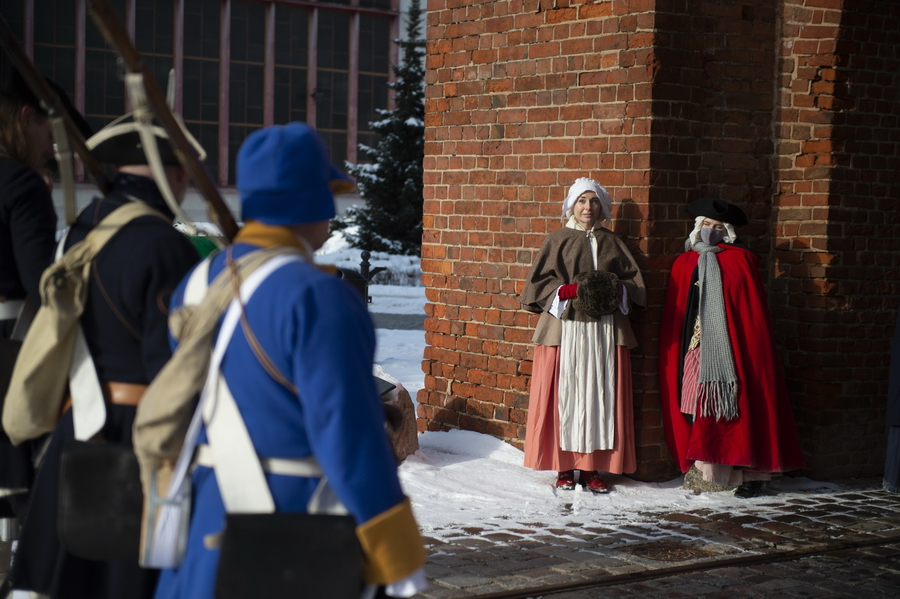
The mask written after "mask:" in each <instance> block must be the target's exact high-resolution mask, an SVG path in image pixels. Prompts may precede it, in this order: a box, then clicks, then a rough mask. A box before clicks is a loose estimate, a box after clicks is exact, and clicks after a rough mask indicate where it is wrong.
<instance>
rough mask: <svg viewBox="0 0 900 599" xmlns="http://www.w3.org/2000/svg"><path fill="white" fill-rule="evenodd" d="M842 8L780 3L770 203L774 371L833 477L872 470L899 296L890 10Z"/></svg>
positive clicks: (899, 189)
mask: <svg viewBox="0 0 900 599" xmlns="http://www.w3.org/2000/svg"><path fill="white" fill-rule="evenodd" d="M844 4H845V3H842V2H836V1H830V2H829V1H824V0H819V1H817V2H809V1H807V2H800V1H790V2H785V7H784V10H783V22H782V37H783V39H782V43H781V48H780V52H779V61H778V64H777V70H776V74H777V76H778V83H779V85H778V94H779V101H778V108H777V111H776V132H777V136H778V145H777V151H776V156H775V160H776V163H775V168H774V173H775V179H776V180H775V187H774V189H773V197H772V203H773V206H774V209H775V218H774V219H773V223H772V224H773V231H774V236H775V239H774V252H773V257H774V261H773V262H774V271H773V273H772V275H773V276H772V280H771V285H772V295H773V298H777V302H778V304H779V305H780V307H782V308H783V309H780V310H777V311H776V312H775V315H774V316H775V323H776V331H777V332H778V342H779V345H780V346H781V347H782V352H783V357H784V360H785V364H786V370H785V374H786V376H787V379H788V384H789V387H790V391H791V397H792V400H793V402H794V406H795V414H796V415H797V420H798V426H799V428H800V433H801V436H802V438H803V440H804V445H805V447H806V448H807V460H808V462H809V466H810V468H811V469H812V470H813V471H814V472H822V473H827V474H828V475H830V476H837V477H841V476H856V475H860V474H863V475H877V474H879V473H880V472H881V469H882V463H883V462H882V460H883V457H884V448H885V445H884V404H885V401H884V398H885V397H886V395H887V382H886V370H887V366H888V361H889V354H890V345H891V339H892V336H893V330H894V322H895V312H894V311H895V310H896V309H897V304H898V298H897V295H898V292H900V288H898V284H897V279H898V275H900V251H898V250H900V228H898V224H900V218H898V215H897V214H898V213H897V210H898V208H900V205H898V198H900V178H898V172H900V4H898V3H895V2H872V3H853V6H854V8H853V9H852V10H846V9H845V10H842V6H843V5H844ZM846 5H847V6H850V3H846Z"/></svg>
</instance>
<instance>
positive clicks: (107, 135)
mask: <svg viewBox="0 0 900 599" xmlns="http://www.w3.org/2000/svg"><path fill="white" fill-rule="evenodd" d="M182 131H184V134H185V137H187V139H188V141H189V142H190V143H191V144H192V145H193V146H194V149H195V150H196V151H197V154H198V156H199V158H200V160H203V159H204V158H206V152H205V151H204V150H203V148H202V147H201V146H200V144H199V143H197V141H196V140H195V139H194V138H193V137H192V136H191V134H190V133H188V131H187V129H185V128H184V126H183V125H182ZM153 134H154V137H155V138H156V146H157V149H158V150H159V157H160V160H161V161H162V164H163V165H164V166H179V165H180V164H181V162H180V161H179V160H178V157H177V156H176V155H175V150H174V149H173V148H172V144H171V143H170V142H169V135H168V133H166V130H165V129H163V128H162V127H161V126H160V125H159V124H158V123H157V122H156V121H154V122H153ZM87 146H88V149H90V150H91V151H92V153H93V154H94V156H95V157H96V158H97V160H99V161H100V162H103V163H106V164H117V165H126V164H147V155H146V154H145V153H144V145H143V143H142V142H141V135H140V133H138V124H137V123H136V122H135V120H134V114H133V113H128V114H126V115H125V116H121V117H119V118H117V119H116V120H114V121H113V122H112V123H110V124H109V125H107V126H106V127H104V128H103V129H101V130H100V131H98V132H97V134H96V135H94V136H93V137H92V138H90V139H89V140H88V142H87Z"/></svg>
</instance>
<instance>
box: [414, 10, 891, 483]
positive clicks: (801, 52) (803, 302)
mask: <svg viewBox="0 0 900 599" xmlns="http://www.w3.org/2000/svg"><path fill="white" fill-rule="evenodd" d="M427 38H428V55H427V66H428V73H427V89H426V102H427V104H426V114H427V116H426V157H425V216H424V220H425V236H424V243H423V248H422V267H423V271H424V276H423V281H424V284H425V285H426V287H427V297H428V301H429V304H428V305H427V308H426V309H427V312H428V316H429V318H428V319H427V321H426V331H427V332H426V340H427V344H428V346H427V348H426V350H425V356H424V362H423V369H424V370H425V372H426V379H425V387H426V388H425V389H423V390H422V391H421V392H420V393H419V396H418V401H419V402H420V406H419V417H420V428H421V429H423V430H424V429H427V430H441V429H447V428H463V429H469V430H476V431H481V432H486V433H489V434H492V435H495V436H497V437H500V438H502V439H505V440H507V441H508V442H510V443H513V444H514V445H517V446H521V445H522V443H523V441H524V438H525V420H526V409H527V401H528V385H529V375H530V367H531V362H530V359H531V352H532V349H531V344H530V338H531V333H532V328H533V326H534V324H535V323H536V320H537V318H536V316H533V315H530V314H528V313H526V312H524V311H522V310H520V309H519V302H518V294H519V292H520V291H521V289H522V280H523V278H524V276H525V274H526V273H527V271H528V268H529V266H530V264H531V260H532V257H533V255H534V252H535V250H536V248H537V247H538V246H539V245H540V243H541V241H542V239H543V238H544V236H545V235H546V234H547V233H548V232H549V231H551V230H553V229H555V228H557V227H559V226H560V223H559V220H558V213H559V205H560V202H561V201H562V199H563V197H564V195H565V189H566V188H567V187H568V186H569V185H570V184H571V183H572V181H573V180H574V179H575V178H576V177H579V176H590V177H593V178H595V179H597V180H598V181H600V182H601V183H603V184H604V185H605V186H607V187H608V188H609V190H610V192H611V194H612V196H613V201H614V209H613V217H614V222H613V230H614V231H615V232H616V233H618V234H619V235H621V236H622V237H623V238H624V239H625V240H626V242H627V243H628V245H629V247H630V248H631V249H632V251H633V253H634V254H635V256H636V258H637V259H638V262H639V263H640V264H641V266H642V268H643V269H644V276H645V278H646V280H647V283H648V286H649V304H650V305H649V307H648V309H647V310H644V311H642V312H640V313H637V314H634V315H633V317H632V322H633V324H634V328H635V332H636V334H637V336H638V339H639V342H640V346H639V347H638V348H636V349H635V350H633V352H632V358H633V366H634V386H635V419H636V427H637V445H638V461H639V470H638V473H637V475H636V476H637V478H640V479H644V480H660V479H664V478H668V477H670V476H672V475H673V474H675V469H674V466H673V465H672V463H671V461H670V459H669V457H668V451H667V449H666V446H665V440H664V436H663V430H662V421H661V415H660V411H659V407H658V406H659V402H658V394H657V380H656V349H657V336H658V335H657V333H658V330H659V324H660V323H659V321H660V317H661V313H662V301H663V298H664V289H665V285H666V279H667V273H668V269H669V266H670V265H671V263H672V261H673V260H674V258H675V256H676V255H677V254H678V253H679V252H680V251H681V248H682V244H683V242H684V238H685V237H686V235H687V233H688V231H689V228H688V227H689V219H688V217H687V214H686V212H685V210H684V206H685V205H686V204H687V203H689V202H690V201H692V200H694V199H698V198H700V197H704V196H707V195H720V196H721V197H723V198H725V199H727V200H729V201H732V202H735V203H737V204H739V205H741V206H742V207H743V208H744V209H745V211H746V212H747V214H748V216H749V217H750V224H749V225H747V226H746V227H744V228H743V229H742V231H741V234H742V237H744V238H745V239H747V241H748V242H749V244H750V247H751V249H753V251H755V252H757V253H758V254H760V255H762V257H763V264H764V268H765V271H764V272H763V279H764V281H765V283H766V285H767V287H768V291H769V300H770V307H771V309H772V315H773V320H774V325H775V330H776V336H777V343H778V346H779V353H780V358H781V362H782V364H783V365H784V369H785V375H786V378H787V380H788V387H789V389H790V393H791V399H792V404H793V409H794V413H795V416H796V419H797V423H798V427H799V430H800V434H801V438H802V442H803V447H804V452H805V454H806V457H807V461H808V470H807V472H806V473H807V474H809V475H812V476H814V477H821V478H837V477H846V476H876V475H879V474H880V472H881V469H882V467H883V459H884V447H885V445H884V436H885V435H884V425H883V420H884V406H885V396H886V392H887V365H888V360H889V350H890V341H891V338H892V335H893V330H894V323H895V318H896V309H897V307H898V302H900V287H898V277H900V211H898V208H900V200H898V198H900V175H898V173H900V3H897V2H894V1H892V0H871V1H852V0H692V1H690V2H688V1H686V0H615V1H599V0H598V1H595V2H580V1H579V0H484V1H477V0H429V3H428V27H427Z"/></svg>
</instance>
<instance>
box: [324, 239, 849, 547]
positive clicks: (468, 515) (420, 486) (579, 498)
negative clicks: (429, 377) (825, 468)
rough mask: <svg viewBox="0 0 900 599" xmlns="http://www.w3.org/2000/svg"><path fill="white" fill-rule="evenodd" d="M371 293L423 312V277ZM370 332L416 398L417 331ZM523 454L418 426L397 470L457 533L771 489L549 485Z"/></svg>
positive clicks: (427, 520)
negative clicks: (598, 491) (601, 491)
mask: <svg viewBox="0 0 900 599" xmlns="http://www.w3.org/2000/svg"><path fill="white" fill-rule="evenodd" d="M339 251H340V252H348V250H346V249H343V250H339ZM399 258H401V259H402V260H407V259H408V257H405V256H404V257H399ZM334 259H335V256H332V255H330V254H326V255H322V256H318V257H317V261H318V262H321V263H326V262H327V263H334V262H333V260H334ZM391 259H392V258H391V257H387V258H385V261H386V262H388V263H390V261H391ZM402 260H398V263H400V262H402ZM370 295H371V296H372V304H371V305H370V309H371V310H372V311H373V312H389V313H393V314H424V305H425V301H426V300H425V291H424V289H423V288H421V287H398V286H392V285H373V286H372V287H370ZM377 335H378V353H377V355H376V362H378V363H379V364H380V365H381V366H382V367H384V369H385V370H386V371H387V372H389V373H390V374H391V375H392V376H394V377H396V378H397V379H399V380H400V382H401V383H402V384H403V385H404V387H406V389H407V390H408V391H409V393H410V395H411V396H412V398H413V400H415V398H416V394H417V392H418V391H419V389H422V388H423V387H424V378H425V375H424V373H423V372H422V355H423V352H424V349H425V334H424V332H423V331H400V330H389V329H378V331H377ZM522 463H523V453H522V451H520V450H518V449H516V448H515V447H512V446H511V445H508V444H507V443H504V442H502V441H500V440H498V439H495V438H494V437H491V436H489V435H484V434H479V433H475V432H472V431H459V430H452V431H448V432H426V433H422V434H420V435H419V451H418V452H417V453H416V454H414V455H412V456H410V457H408V458H407V459H406V460H405V461H404V462H403V464H402V465H401V466H400V479H401V482H402V484H403V487H404V489H405V491H406V493H407V495H409V497H410V498H411V500H412V503H413V507H414V509H415V512H416V517H417V520H418V522H419V525H420V526H421V528H422V530H423V532H424V533H425V534H427V535H429V536H432V537H440V536H442V535H443V534H458V530H459V529H461V528H499V529H503V528H504V527H506V528H521V527H522V526H541V527H544V528H565V527H567V526H572V525H573V524H575V525H577V524H588V523H590V524H592V525H597V526H607V527H616V526H624V525H627V524H630V523H637V522H641V523H646V522H647V521H648V519H649V520H650V521H652V520H653V519H654V517H653V515H654V514H660V513H665V512H672V511H683V510H696V509H701V508H709V509H712V510H716V511H728V510H738V509H744V508H747V507H748V506H752V505H754V504H758V503H763V504H764V503H767V502H769V501H771V500H772V499H773V498H772V497H767V496H762V497H758V498H754V499H749V500H744V499H738V498H736V497H734V495H733V494H732V493H730V492H723V493H706V494H703V495H694V494H693V493H692V492H690V491H687V490H685V489H682V488H681V484H682V481H681V477H678V478H676V479H674V480H671V481H668V482H664V483H643V482H638V481H635V480H632V479H630V478H628V477H625V476H615V475H608V476H605V477H604V478H605V479H606V480H607V482H609V483H611V484H612V486H613V488H614V490H613V492H612V493H610V494H608V495H594V494H593V493H590V492H589V491H583V490H581V488H580V487H576V490H575V491H556V490H555V489H554V488H553V487H552V483H553V482H554V480H555V473H553V472H535V471H533V470H529V469H527V468H525V467H524V466H522ZM770 488H771V492H773V493H778V496H777V498H778V500H779V501H784V500H787V499H790V498H791V497H792V496H802V495H805V494H810V493H834V492H836V491H840V490H841V489H842V487H841V486H840V485H838V484H834V483H826V482H819V481H813V480H811V479H808V478H783V479H780V480H778V481H775V482H773V483H772V484H771V486H770ZM454 531H457V532H454Z"/></svg>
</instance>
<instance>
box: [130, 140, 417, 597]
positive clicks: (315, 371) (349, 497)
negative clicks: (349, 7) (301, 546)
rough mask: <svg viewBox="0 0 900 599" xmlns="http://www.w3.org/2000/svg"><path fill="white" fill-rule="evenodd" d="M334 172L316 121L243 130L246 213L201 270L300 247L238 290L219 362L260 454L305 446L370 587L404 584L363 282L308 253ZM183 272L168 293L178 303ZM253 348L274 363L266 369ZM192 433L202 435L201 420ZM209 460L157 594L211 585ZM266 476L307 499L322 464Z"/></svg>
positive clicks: (402, 527) (288, 508) (329, 214)
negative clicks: (239, 311)
mask: <svg viewBox="0 0 900 599" xmlns="http://www.w3.org/2000/svg"><path fill="white" fill-rule="evenodd" d="M335 173H336V171H335V170H334V168H333V167H332V166H331V165H330V162H329V160H328V154H327V150H326V149H325V147H324V145H323V143H322V141H321V139H320V138H319V136H318V134H317V133H316V132H315V131H314V130H313V129H311V128H310V127H308V126H306V125H305V124H300V123H291V124H288V125H284V126H274V127H269V128H266V129H262V130H260V131H257V132H255V133H253V134H252V135H250V136H249V137H248V138H247V140H246V141H245V142H244V145H243V146H242V148H241V150H240V152H239V154H238V158H237V187H238V189H239V190H240V193H241V200H242V205H241V207H242V212H243V214H242V216H243V220H244V222H245V225H244V227H243V229H242V230H241V231H240V232H239V233H238V235H237V237H236V238H235V240H234V243H233V244H232V245H231V246H229V247H228V248H227V249H226V250H225V251H222V252H219V253H218V254H216V255H214V256H212V257H211V258H210V260H211V262H210V268H209V275H208V278H209V280H210V281H212V280H213V279H214V278H215V277H216V276H217V275H218V274H219V273H220V272H222V271H223V269H225V268H226V267H227V261H230V260H235V261H236V260H239V259H241V258H242V257H244V256H247V255H248V254H250V253H252V252H256V251H258V250H260V249H261V248H272V247H275V246H283V247H288V248H293V249H294V250H296V252H295V253H296V254H297V255H299V256H300V257H301V259H299V260H295V261H293V262H290V263H288V264H287V265H285V266H282V267H280V268H279V269H277V270H275V271H274V272H273V273H272V274H270V275H269V276H268V278H266V279H265V280H264V281H263V282H262V283H261V284H260V286H259V287H258V288H257V289H256V291H255V293H254V294H253V295H252V296H251V297H250V299H249V300H246V305H245V306H244V315H245V316H246V324H241V325H239V326H237V327H236V328H235V330H234V333H233V336H232V337H231V339H230V341H229V343H228V345H227V348H226V350H225V354H224V359H223V361H222V364H221V372H222V375H223V376H224V379H225V381H226V383H227V385H228V388H229V389H230V391H231V394H232V395H233V396H234V400H235V403H236V404H237V407H238V409H239V411H240V414H241V416H242V418H243V420H244V423H245V425H246V428H247V431H248V433H249V437H250V439H251V440H252V444H253V448H254V449H255V451H256V453H257V455H258V456H259V457H260V458H280V459H283V460H289V461H290V460H294V461H296V460H302V459H306V458H309V457H310V456H314V457H315V458H316V460H317V461H318V463H319V465H320V466H321V470H322V471H323V472H324V473H325V475H326V476H327V477H328V480H329V482H330V484H331V487H332V488H333V490H334V492H335V493H336V495H337V496H338V498H339V499H340V500H341V502H342V503H343V504H344V506H345V507H346V508H347V510H348V511H349V513H350V515H352V516H353V518H354V519H355V521H356V524H357V536H358V538H359V541H360V544H361V546H362V548H363V552H364V554H365V559H364V574H365V578H366V581H367V582H368V583H370V584H371V585H373V586H372V588H371V590H372V591H373V592H374V587H375V586H382V587H386V591H387V594H388V595H391V596H397V597H409V596H412V595H414V594H415V593H416V592H418V590H420V589H421V588H423V587H424V584H425V578H424V574H423V571H422V569H421V567H422V565H423V563H424V561H425V550H424V547H423V544H422V540H421V538H420V537H419V533H418V528H417V525H416V522H415V519H414V517H413V514H412V510H411V507H410V502H409V500H408V499H407V498H405V497H404V494H403V491H402V489H401V488H400V482H399V480H398V477H397V468H396V461H395V458H394V457H393V454H392V451H391V448H390V445H389V441H388V438H387V435H386V433H385V431H384V414H383V411H382V406H381V401H380V398H379V396H378V393H377V391H376V387H375V383H374V380H373V377H372V365H373V360H374V355H375V333H374V328H373V325H372V321H371V319H370V317H369V314H368V311H367V309H366V306H365V304H364V303H363V302H362V300H361V298H360V297H359V295H358V294H357V293H356V292H355V291H354V290H353V289H352V288H351V287H350V286H349V285H348V284H347V283H346V282H344V281H342V280H340V279H338V278H337V277H336V276H334V275H333V274H332V273H330V272H326V271H324V270H322V269H320V268H319V267H317V266H316V265H315V264H314V262H313V256H312V252H314V251H315V250H316V249H318V248H319V247H321V246H322V244H323V243H324V242H325V241H326V239H327V238H328V234H329V233H328V223H329V220H330V219H331V218H333V217H334V215H335V208H334V200H333V196H332V191H331V189H330V183H331V182H333V181H334V178H335ZM185 285H186V281H184V282H182V284H181V286H180V287H179V288H178V290H177V291H176V293H175V295H174V297H173V306H172V308H173V312H174V310H175V309H176V308H177V307H178V306H180V305H181V303H182V301H183V294H184V291H185ZM248 331H252V336H253V337H255V339H256V340H257V341H258V347H257V348H256V349H254V348H253V347H252V345H251V342H250V341H249V340H248V335H247V333H248ZM260 348H261V349H260ZM260 354H264V355H266V356H268V358H269V360H270V361H271V366H273V367H274V368H271V367H270V369H269V370H267V369H266V368H265V367H264V366H263V364H262V363H261V360H260V357H259V356H260ZM176 355H177V354H176ZM272 371H274V375H273V372H272ZM277 378H282V379H283V380H282V381H279V380H276V379H277ZM139 419H140V416H139ZM136 435H137V433H136ZM136 439H138V441H137V445H138V447H139V449H140V445H141V441H140V439H139V437H137V436H136ZM199 442H200V443H201V444H204V443H207V435H206V432H205V430H204V432H202V433H201V436H200V440H199ZM211 466H215V464H204V463H203V462H202V461H201V462H200V463H197V465H196V466H195V470H194V473H193V477H192V483H193V505H194V509H193V515H192V519H191V523H190V533H189V537H188V545H187V552H186V555H185V557H184V560H183V562H182V563H181V565H180V567H179V568H177V569H173V570H164V571H163V573H162V575H161V577H160V582H159V586H158V588H157V592H156V598H157V599H205V598H209V599H212V597H213V596H214V592H215V581H216V570H217V567H218V561H219V555H220V549H219V547H218V545H217V542H216V539H218V538H219V533H221V532H222V531H223V528H224V524H225V516H226V509H225V506H224V503H223V499H222V493H221V492H220V488H219V484H218V483H217V478H216V474H215V471H214V468H213V467H211ZM226 466H227V465H226ZM265 478H266V481H267V482H268V486H269V489H270V491H271V495H272V496H273V498H274V502H275V508H276V510H277V511H279V512H304V511H306V510H307V503H308V502H309V500H310V498H311V497H312V495H313V492H314V491H315V489H316V487H317V485H318V483H319V479H318V478H317V477H303V476H292V475H285V474H274V473H272V472H271V471H267V472H266V474H265ZM297 542H298V543H302V542H303V539H297ZM361 591H362V589H361ZM298 596H303V594H302V592H300V593H298Z"/></svg>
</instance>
